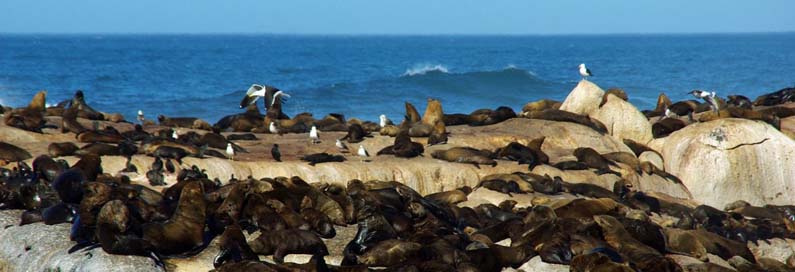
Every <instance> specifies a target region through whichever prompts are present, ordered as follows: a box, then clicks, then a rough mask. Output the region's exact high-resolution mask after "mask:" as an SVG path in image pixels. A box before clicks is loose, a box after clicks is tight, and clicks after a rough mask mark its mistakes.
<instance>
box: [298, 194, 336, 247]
mask: <svg viewBox="0 0 795 272" xmlns="http://www.w3.org/2000/svg"><path fill="white" fill-rule="evenodd" d="M331 202H332V203H334V204H336V202H334V201H331ZM314 206H315V204H314V202H313V201H312V200H311V199H310V198H309V197H307V196H304V199H303V201H302V202H301V217H302V218H303V219H304V221H306V222H307V223H309V226H310V229H312V231H314V232H315V233H317V235H319V236H320V237H321V238H324V239H331V238H334V236H336V235H337V232H336V230H334V226H332V225H331V219H329V217H328V215H326V214H325V213H323V212H321V211H319V210H318V209H315V207H314ZM342 223H343V224H344V222H342Z"/></svg>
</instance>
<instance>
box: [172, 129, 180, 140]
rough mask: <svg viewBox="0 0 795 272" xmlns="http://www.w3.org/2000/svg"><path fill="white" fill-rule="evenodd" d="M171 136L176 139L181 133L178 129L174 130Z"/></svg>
mask: <svg viewBox="0 0 795 272" xmlns="http://www.w3.org/2000/svg"><path fill="white" fill-rule="evenodd" d="M171 138H174V140H177V139H179V134H177V131H176V130H174V132H172V133H171Z"/></svg>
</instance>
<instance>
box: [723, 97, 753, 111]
mask: <svg viewBox="0 0 795 272" xmlns="http://www.w3.org/2000/svg"><path fill="white" fill-rule="evenodd" d="M727 98H728V99H729V100H728V101H726V103H727V104H729V105H731V106H734V107H738V108H743V109H749V110H750V109H752V108H753V106H754V103H753V102H751V99H748V97H745V96H742V95H730V96H728V97H727Z"/></svg>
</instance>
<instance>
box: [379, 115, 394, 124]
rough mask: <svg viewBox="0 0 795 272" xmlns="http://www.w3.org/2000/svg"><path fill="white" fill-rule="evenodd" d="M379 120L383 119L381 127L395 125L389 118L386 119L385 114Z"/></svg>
mask: <svg viewBox="0 0 795 272" xmlns="http://www.w3.org/2000/svg"><path fill="white" fill-rule="evenodd" d="M378 118H379V119H381V123H380V124H379V125H381V127H385V126H387V125H392V124H393V123H392V120H389V118H386V115H385V114H381V116H379V117H378Z"/></svg>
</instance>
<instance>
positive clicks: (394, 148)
mask: <svg viewBox="0 0 795 272" xmlns="http://www.w3.org/2000/svg"><path fill="white" fill-rule="evenodd" d="M423 152H425V148H424V147H423V146H422V144H419V143H415V142H412V141H411V137H409V134H408V132H407V131H401V132H400V133H399V134H398V135H397V136H396V137H395V143H394V144H393V145H390V146H387V147H384V148H382V149H381V150H380V151H378V153H377V155H378V156H380V155H394V156H395V157H400V158H413V157H416V156H420V155H422V153H423Z"/></svg>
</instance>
